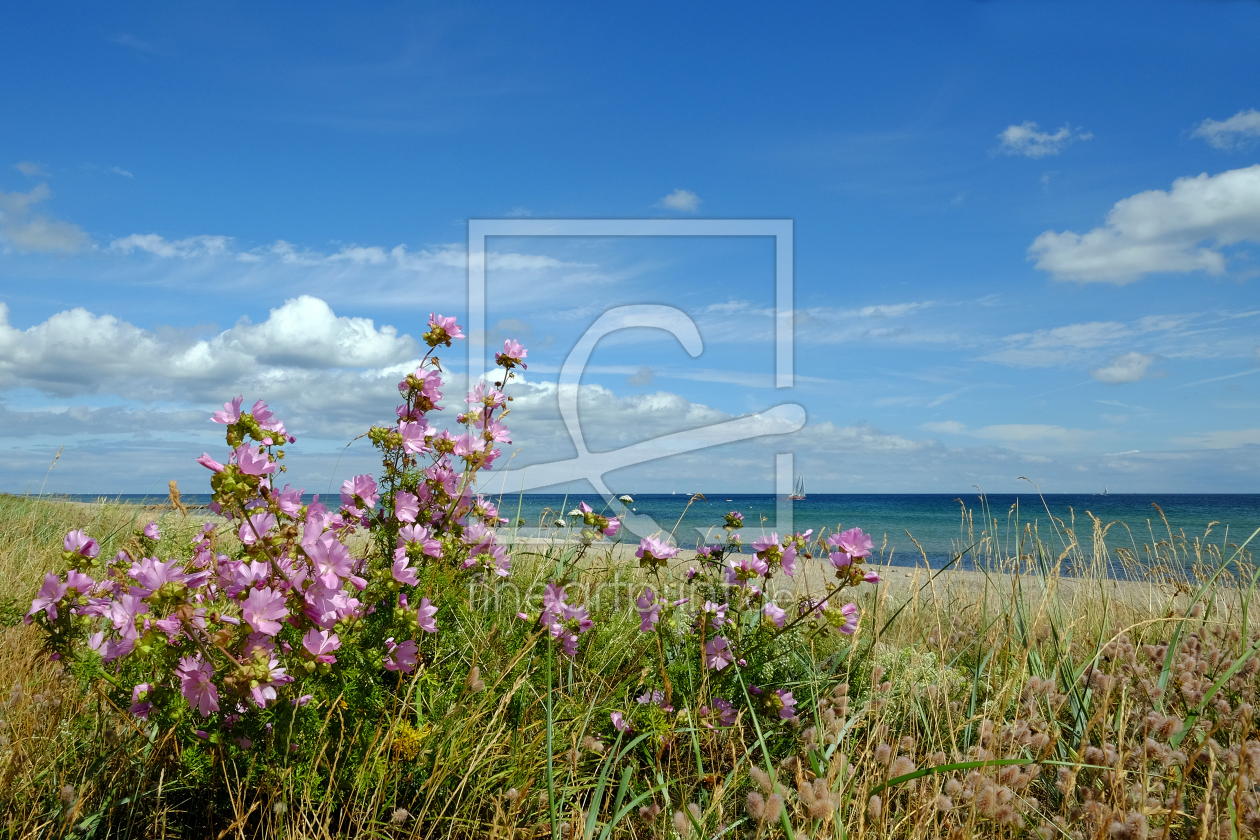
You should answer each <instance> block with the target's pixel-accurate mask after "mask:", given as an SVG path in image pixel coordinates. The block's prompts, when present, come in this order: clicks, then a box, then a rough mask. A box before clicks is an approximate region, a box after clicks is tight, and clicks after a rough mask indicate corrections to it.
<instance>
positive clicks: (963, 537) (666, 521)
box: [72, 493, 1260, 566]
mask: <svg viewBox="0 0 1260 840" xmlns="http://www.w3.org/2000/svg"><path fill="white" fill-rule="evenodd" d="M72 498H76V499H79V500H85V501H86V500H92V499H95V498H98V497H95V496H89V495H79V496H75V497H72ZM111 498H118V499H121V500H124V501H132V502H138V501H144V500H145V499H146V497H143V496H118V497H111ZM147 498H148V500H149V501H152V502H155V503H161V502H164V501H165V497H164V496H162V497H157V496H154V497H147ZM184 499H185V500H186V501H187V502H188V503H189V504H205V503H206V502H208V501H209V497H205V496H198V495H185V496H184ZM582 500H585V501H587V502H588V503H589V504H591V506H592V507H594V508H595V509H596V510H601V509H602V508H603V507H604V505H603V503H602V501H601V500H599V499H598V498H597V497H580V496H569V497H567V498H566V497H565V496H562V495H555V494H526V495H517V496H508V497H503V498H502V499H501V500H500V503H499V505H500V513H501V515H503V516H506V517H509V518H511V519H512V520H513V521H515V520H516V519H517V518H518V517H519V518H521V519H524V520H525V521H526V528H532V527H537V526H538V524H539V522H540V519H541V518H542V517H543V514H544V512H545V511H551V512H552V514H549V515H548V516H547V521H548V522H550V520H551V519H552V518H554V512H561V513H567V511H568V510H570V509H572V508H574V507H576V506H577V503H578V502H579V501H582ZM960 500H961V503H960ZM689 501H691V497H689V496H686V495H672V494H640V495H638V496H636V497H635V498H634V503H633V505H632V507H633V508H634V511H633V512H634V513H636V514H639V515H646V516H649V517H651V518H652V519H653V520H654V521H655V522H656V523H657V524H658V525H660V526H661V528H662V530H665V531H672V532H673V533H674V536H675V540H676V541H677V542H678V544H679V545H681V546H686V547H690V546H694V545H696V544H697V543H698V542H699V541H700V540H701V539H702V535H703V534H704V533H708V534H712V535H715V536H716V535H717V534H720V533H721V525H722V517H723V514H725V513H726V512H727V511H730V510H738V511H740V512H741V513H743V514H744V521H745V530H744V533H745V534H746V535H752V536H755V535H757V534H760V533H761V532H762V531H763V530H764V531H771V530H775V529H776V526H775V507H776V497H775V496H772V495H765V494H730V495H726V494H717V495H709V496H707V497H705V498H703V499H697V500H695V501H694V502H691V504H690V506H688V502H689ZM963 504H965V505H966V507H967V508H968V509H969V510H970V511H971V512H972V514H973V516H974V518H975V534H976V536H979V532H980V531H981V530H982V527H983V526H982V524H981V523H982V514H981V509H982V499H981V497H979V496H977V495H974V494H973V495H970V496H962V497H960V496H957V495H953V494H900V493H899V494H847V493H846V494H823V495H814V494H811V495H810V496H809V497H808V498H806V499H804V500H801V501H796V502H792V503H791V506H792V517H793V527H792V530H793V531H804V530H806V529H808V528H812V529H814V531H815V533H819V532H821V531H823V530H824V529H825V530H827V531H828V532H829V533H830V532H831V531H834V530H835V529H836V528H838V527H839V528H853V527H860V528H862V529H863V530H865V531H867V532H868V533H870V534H872V535H873V536H874V537H875V545H876V546H877V547H878V546H880V545H881V543H882V542H883V541H884V539H885V538H886V539H887V547H886V549H885V556H888V555H889V554H891V558H892V562H893V563H894V564H897V565H902V564H904V565H913V564H914V563H916V562H918V563H922V559H921V555H920V553H919V550H918V549H917V548H916V547H915V545H914V543H913V542H912V541H911V540H910V538H909V537H908V536H907V534H906V532H907V531H909V532H910V534H912V535H913V536H914V538H915V539H916V540H918V541H919V543H920V545H922V546H923V549H924V552H925V553H926V554H927V556H928V560H929V562H930V563H931V564H932V565H933V566H940V565H942V564H943V563H945V562H947V561H948V560H949V559H950V557H951V552H952V551H957V550H959V549H961V548H965V547H966V546H967V545H968V544H969V542H970V541H969V539H968V537H967V534H966V533H965V532H964V531H963V528H962V517H961V510H962V506H963ZM983 504H985V505H987V509H988V511H989V514H990V516H991V517H993V518H996V519H997V520H998V527H997V529H996V533H997V536H998V537H999V538H1000V539H1007V538H1009V541H1010V545H1011V546H1012V547H1013V546H1014V544H1015V537H1016V535H1018V533H1019V531H1020V529H1021V528H1022V526H1023V524H1024V523H1034V524H1035V525H1036V526H1037V528H1038V530H1039V532H1040V534H1041V536H1042V538H1043V539H1048V538H1052V537H1051V532H1050V530H1048V528H1047V526H1048V524H1049V513H1053V515H1054V516H1056V517H1058V518H1060V519H1062V520H1064V522H1066V523H1068V524H1071V521H1072V515H1073V512H1075V517H1076V526H1075V532H1076V535H1077V539H1078V540H1079V541H1080V542H1081V543H1082V544H1083V545H1084V547H1085V549H1086V551H1087V552H1088V551H1091V550H1092V543H1091V542H1090V535H1091V532H1092V526H1091V523H1090V521H1089V518H1088V516H1086V511H1090V512H1092V513H1093V514H1094V515H1095V516H1097V517H1098V518H1099V519H1101V520H1102V521H1103V523H1104V524H1106V523H1110V522H1119V523H1124V524H1125V525H1127V526H1128V528H1129V531H1126V530H1125V529H1124V528H1123V527H1121V525H1118V524H1117V525H1116V526H1114V527H1113V528H1112V529H1111V532H1110V534H1109V535H1108V538H1107V542H1108V545H1109V546H1110V547H1111V548H1112V549H1114V548H1115V547H1117V546H1130V545H1131V544H1136V547H1137V549H1138V550H1139V551H1141V549H1142V546H1143V544H1151V543H1153V542H1154V541H1155V540H1159V539H1166V538H1167V536H1168V530H1167V528H1166V527H1165V525H1164V523H1163V521H1162V520H1161V519H1160V517H1159V512H1158V511H1157V510H1156V509H1155V508H1154V507H1153V506H1152V505H1153V504H1157V505H1159V506H1160V508H1162V509H1163V511H1164V514H1165V516H1167V518H1168V522H1169V525H1171V527H1172V530H1173V533H1175V534H1180V533H1183V532H1184V534H1185V536H1186V537H1188V538H1191V539H1193V538H1194V537H1196V536H1198V537H1202V536H1203V535H1204V533H1205V532H1206V531H1207V528H1208V523H1210V522H1213V521H1215V522H1217V523H1218V524H1216V525H1214V526H1212V529H1211V533H1210V534H1209V535H1208V537H1207V538H1208V540H1209V541H1210V542H1212V543H1215V544H1216V545H1218V546H1219V545H1225V544H1227V543H1231V544H1238V543H1241V542H1243V541H1244V540H1246V539H1247V537H1249V536H1250V535H1251V534H1252V532H1253V531H1255V530H1256V529H1257V528H1260V494H1210V495H1205V494H1176V493H1151V494H1141V493H1134V494H1123V495H1110V496H1094V495H1088V494H1082V495H1073V494H1055V495H1047V496H1044V497H1039V496H1037V495H1036V494H1022V495H1018V496H1014V495H1000V496H988V497H985V498H984V500H983ZM1047 509H1048V511H1049V513H1048V512H1047ZM610 510H615V511H616V512H617V513H620V505H619V504H617V505H616V506H615V507H614V508H611V509H610ZM684 511H685V513H684ZM680 517H681V519H682V521H681V523H680V524H679V518H680ZM763 522H764V524H763ZM779 530H782V529H779ZM1130 531H1131V532H1132V534H1133V537H1132V543H1130V536H1129V533H1130ZM623 539H624V540H626V541H632V540H634V539H635V537H634V536H633V535H632V534H630V533H625V534H623ZM1055 539H1057V538H1055ZM746 541H747V542H751V538H749V539H746ZM1055 544H1056V545H1058V543H1057V542H1056V543H1055ZM1258 546H1260V537H1258V538H1257V541H1256V543H1255V544H1253V547H1258ZM1231 550H1232V549H1231ZM1012 551H1013V548H1012ZM963 565H964V566H966V565H969V563H968V562H967V561H964V562H963Z"/></svg>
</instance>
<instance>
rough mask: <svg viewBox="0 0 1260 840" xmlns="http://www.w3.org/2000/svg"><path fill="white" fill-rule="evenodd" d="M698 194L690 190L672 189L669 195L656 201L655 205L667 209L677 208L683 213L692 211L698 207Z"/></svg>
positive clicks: (699, 199)
mask: <svg viewBox="0 0 1260 840" xmlns="http://www.w3.org/2000/svg"><path fill="white" fill-rule="evenodd" d="M701 201H702V199H701V198H700V196H698V195H696V194H695V193H693V192H692V191H691V190H682V189H679V190H674V191H673V192H672V193H670V194H669V195H667V196H665V197H664V198H662V199H661V200H660V201H659V202H657V206H659V207H664V208H666V209H669V210H679V211H681V212H683V213H694V212H696V211H697V210H699V209H700V202H701Z"/></svg>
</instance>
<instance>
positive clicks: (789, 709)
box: [774, 688, 796, 720]
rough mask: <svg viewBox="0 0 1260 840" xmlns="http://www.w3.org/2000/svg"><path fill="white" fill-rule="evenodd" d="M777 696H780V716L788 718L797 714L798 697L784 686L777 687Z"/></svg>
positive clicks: (783, 718)
mask: <svg viewBox="0 0 1260 840" xmlns="http://www.w3.org/2000/svg"><path fill="white" fill-rule="evenodd" d="M774 694H775V697H777V698H778V703H777V704H776V705H778V706H779V718H780V719H781V720H787V719H788V718H790V717H795V716H796V698H795V697H793V696H792V692H790V691H786V690H784V689H782V688H778V689H775V692H774Z"/></svg>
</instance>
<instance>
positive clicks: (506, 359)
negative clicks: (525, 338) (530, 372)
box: [494, 338, 529, 368]
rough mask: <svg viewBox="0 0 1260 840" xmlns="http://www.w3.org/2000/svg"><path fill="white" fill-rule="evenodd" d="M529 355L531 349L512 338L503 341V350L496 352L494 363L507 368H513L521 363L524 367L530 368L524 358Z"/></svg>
mask: <svg viewBox="0 0 1260 840" xmlns="http://www.w3.org/2000/svg"><path fill="white" fill-rule="evenodd" d="M527 355H529V351H528V350H526V349H525V348H524V347H522V346H521V345H520V344H518V343H517V342H515V341H513V340H512V339H510V338H509V339H508V340H507V341H505V342H503V352H502V353H495V354H494V363H495V364H497V365H500V366H502V367H506V368H512V367H514V366H516V365H520V366H521V367H522V368H528V367H529V366H528V365H526V364H525V362H524V361H523V359H524V358H525V357H526V356H527Z"/></svg>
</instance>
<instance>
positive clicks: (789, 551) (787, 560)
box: [779, 544, 796, 577]
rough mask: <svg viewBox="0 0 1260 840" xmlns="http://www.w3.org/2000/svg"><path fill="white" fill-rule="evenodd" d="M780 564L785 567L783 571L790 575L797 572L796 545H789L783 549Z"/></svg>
mask: <svg viewBox="0 0 1260 840" xmlns="http://www.w3.org/2000/svg"><path fill="white" fill-rule="evenodd" d="M779 565H780V566H781V567H782V568H783V573H784V574H785V575H787V576H788V577H792V576H793V575H795V574H796V545H795V544H792V545H789V546H788V547H787V548H785V549H783V557H782V558H781V559H780V561H779Z"/></svg>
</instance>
